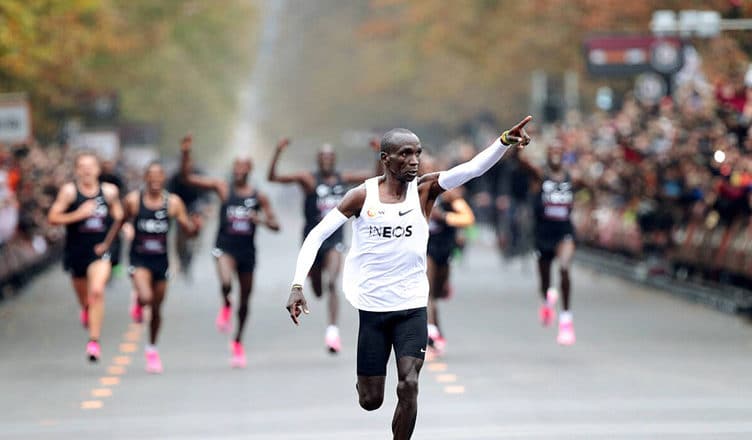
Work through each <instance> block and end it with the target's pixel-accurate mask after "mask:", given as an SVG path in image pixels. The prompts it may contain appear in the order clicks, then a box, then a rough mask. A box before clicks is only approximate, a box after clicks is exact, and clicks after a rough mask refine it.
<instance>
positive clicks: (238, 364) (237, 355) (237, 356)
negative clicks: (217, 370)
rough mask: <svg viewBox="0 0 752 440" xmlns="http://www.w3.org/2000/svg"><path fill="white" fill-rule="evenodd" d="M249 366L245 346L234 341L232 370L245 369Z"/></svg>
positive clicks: (231, 361) (231, 360)
mask: <svg viewBox="0 0 752 440" xmlns="http://www.w3.org/2000/svg"><path fill="white" fill-rule="evenodd" d="M247 364H248V362H247V360H246V358H245V349H243V344H241V343H240V342H238V341H233V342H232V358H231V359H230V366H232V368H245V366H246V365H247Z"/></svg>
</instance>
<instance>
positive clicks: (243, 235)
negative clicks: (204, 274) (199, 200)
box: [181, 143, 279, 368]
mask: <svg viewBox="0 0 752 440" xmlns="http://www.w3.org/2000/svg"><path fill="white" fill-rule="evenodd" d="M181 148H182V159H181V172H182V175H183V179H184V181H185V182H187V183H188V184H190V185H193V186H195V187H197V188H201V189H205V190H210V191H214V192H215V193H216V194H217V195H218V196H219V198H220V200H221V201H222V208H221V210H220V218H219V231H218V232H217V241H216V248H215V249H214V252H213V253H214V256H215V257H216V260H217V274H218V275H219V282H220V293H221V295H222V307H221V308H220V310H219V313H218V314H217V318H216V321H215V323H216V326H217V329H218V330H219V331H220V332H222V333H226V332H229V331H230V328H231V321H232V302H231V301H230V293H232V280H233V277H237V280H238V284H239V287H240V288H239V295H238V296H239V298H238V308H237V326H236V331H235V335H234V339H233V343H232V347H231V350H232V356H231V359H230V365H231V366H232V367H233V368H243V367H245V366H246V355H245V348H244V347H243V344H242V339H243V329H244V328H245V324H246V321H247V319H248V314H249V309H250V298H251V289H252V288H253V274H254V269H255V267H256V244H255V236H256V229H257V227H258V226H259V225H263V226H266V227H267V228H269V229H271V230H273V231H279V223H277V219H276V217H275V215H274V211H273V210H272V207H271V204H270V203H269V199H268V198H267V197H266V195H265V194H263V193H262V192H260V191H257V190H256V189H255V188H254V187H253V185H251V184H250V183H249V177H250V174H251V169H252V168H253V163H252V162H251V159H250V158H247V157H238V158H236V159H235V160H234V162H233V165H232V182H231V183H230V184H229V185H228V184H227V182H225V181H224V180H220V179H213V178H210V177H206V176H201V175H198V174H193V173H192V172H191V168H190V164H191V144H190V143H187V144H186V143H183V145H182V147H181Z"/></svg>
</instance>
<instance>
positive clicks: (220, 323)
mask: <svg viewBox="0 0 752 440" xmlns="http://www.w3.org/2000/svg"><path fill="white" fill-rule="evenodd" d="M231 315H232V307H222V308H221V309H219V313H218V314H217V321H216V324H217V330H219V332H220V333H228V332H229V331H230V316H231Z"/></svg>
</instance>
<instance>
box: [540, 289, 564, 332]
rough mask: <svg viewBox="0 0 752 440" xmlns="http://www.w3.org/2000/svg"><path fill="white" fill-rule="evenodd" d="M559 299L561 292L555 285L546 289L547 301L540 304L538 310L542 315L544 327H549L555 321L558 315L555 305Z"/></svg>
mask: <svg viewBox="0 0 752 440" xmlns="http://www.w3.org/2000/svg"><path fill="white" fill-rule="evenodd" d="M558 299H559V292H558V291H557V290H556V289H554V288H553V287H549V288H548V290H546V302H545V303H544V304H543V305H542V306H540V309H539V310H538V316H539V317H540V321H541V324H542V325H543V326H544V327H548V326H549V325H551V322H553V320H554V318H555V316H556V310H555V308H554V306H555V305H556V301H558Z"/></svg>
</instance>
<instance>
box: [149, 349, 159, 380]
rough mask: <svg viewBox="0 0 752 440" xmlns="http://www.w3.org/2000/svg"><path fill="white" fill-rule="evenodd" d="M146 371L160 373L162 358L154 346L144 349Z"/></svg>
mask: <svg viewBox="0 0 752 440" xmlns="http://www.w3.org/2000/svg"><path fill="white" fill-rule="evenodd" d="M146 372H147V373H151V374H160V373H162V360H161V359H160V358H159V352H158V351H157V349H156V348H154V349H147V350H146Z"/></svg>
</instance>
